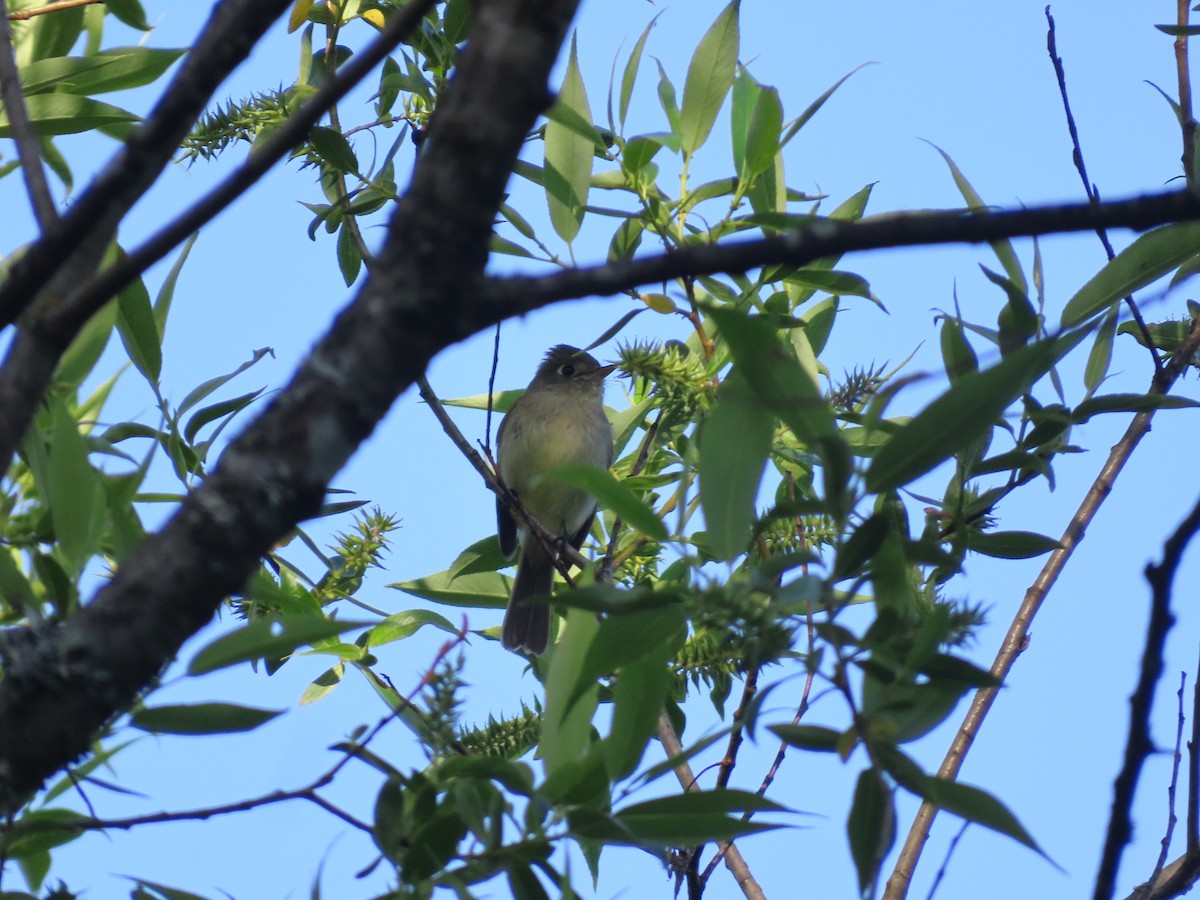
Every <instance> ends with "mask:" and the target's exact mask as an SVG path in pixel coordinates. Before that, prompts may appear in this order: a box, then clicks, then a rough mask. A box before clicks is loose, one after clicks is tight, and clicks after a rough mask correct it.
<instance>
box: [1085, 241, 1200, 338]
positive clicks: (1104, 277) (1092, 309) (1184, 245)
mask: <svg viewBox="0 0 1200 900" xmlns="http://www.w3.org/2000/svg"><path fill="white" fill-rule="evenodd" d="M1198 248H1200V222H1177V223H1175V224H1174V225H1164V226H1163V227H1162V228H1155V229H1154V230H1153V231H1148V232H1146V233H1145V234H1143V235H1142V236H1141V237H1139V238H1138V239H1137V240H1136V241H1134V242H1133V243H1132V244H1130V245H1129V246H1128V247H1126V248H1125V249H1124V250H1122V251H1121V252H1120V253H1118V254H1117V255H1116V257H1115V258H1114V259H1112V260H1111V261H1109V262H1108V263H1106V264H1105V266H1104V268H1102V269H1101V270H1100V271H1099V272H1097V273H1096V275H1095V276H1094V277H1093V278H1092V279H1091V280H1090V281H1089V282H1088V283H1087V284H1085V285H1084V286H1083V287H1082V288H1080V289H1079V293H1077V294H1076V295H1075V296H1074V297H1072V298H1071V299H1070V300H1068V301H1067V305H1066V307H1065V308H1064V309H1063V313H1062V324H1063V327H1064V328H1070V327H1072V326H1074V325H1078V324H1080V323H1081V322H1085V321H1087V320H1088V319H1090V318H1091V317H1092V316H1094V315H1095V314H1096V313H1098V312H1100V311H1102V310H1105V309H1108V307H1109V306H1111V305H1112V304H1114V303H1116V302H1117V301H1118V300H1120V299H1121V298H1122V297H1127V296H1128V295H1130V294H1132V293H1133V292H1134V291H1136V290H1138V289H1139V288H1142V287H1145V286H1146V285H1148V284H1150V282H1152V281H1157V280H1158V279H1159V278H1161V277H1162V276H1163V275H1166V274H1167V273H1168V272H1170V271H1171V270H1172V269H1174V268H1175V267H1176V266H1179V265H1182V264H1183V263H1184V262H1186V261H1187V260H1188V259H1189V258H1190V257H1192V256H1195V255H1196V250H1197V249H1198Z"/></svg>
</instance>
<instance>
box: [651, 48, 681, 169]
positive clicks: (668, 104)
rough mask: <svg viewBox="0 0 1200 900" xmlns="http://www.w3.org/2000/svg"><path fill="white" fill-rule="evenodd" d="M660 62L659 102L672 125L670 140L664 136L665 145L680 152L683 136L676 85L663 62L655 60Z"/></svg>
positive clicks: (668, 122)
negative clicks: (676, 98)
mask: <svg viewBox="0 0 1200 900" xmlns="http://www.w3.org/2000/svg"><path fill="white" fill-rule="evenodd" d="M655 62H656V63H658V104H659V106H661V107H662V110H663V113H664V114H665V115H666V117H667V124H668V125H669V126H670V129H671V130H670V140H669V141H668V139H667V137H666V136H665V135H664V136H663V137H662V141H663V146H665V147H670V148H671V149H672V150H675V151H676V152H678V150H679V147H680V146H682V142H683V136H682V135H681V134H680V133H679V105H678V104H677V103H676V102H675V85H674V84H672V83H671V79H670V78H669V77H668V76H667V70H666V69H664V68H663V64H662V62H660V61H659V60H655Z"/></svg>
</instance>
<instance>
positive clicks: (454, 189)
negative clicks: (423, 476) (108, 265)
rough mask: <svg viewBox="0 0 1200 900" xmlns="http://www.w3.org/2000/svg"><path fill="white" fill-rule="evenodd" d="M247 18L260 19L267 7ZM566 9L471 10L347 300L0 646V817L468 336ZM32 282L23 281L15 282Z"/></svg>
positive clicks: (81, 742) (201, 620)
mask: <svg viewBox="0 0 1200 900" xmlns="http://www.w3.org/2000/svg"><path fill="white" fill-rule="evenodd" d="M273 2H277V0H273ZM232 5H233V6H238V4H232ZM249 5H250V7H251V9H252V10H253V14H252V15H250V18H256V17H257V15H258V6H260V5H266V4H264V3H262V0H258V2H257V3H251V4H249ZM574 12H575V3H574V2H572V0H495V2H492V3H487V4H481V5H479V6H477V7H476V8H475V18H474V21H473V23H472V26H471V32H470V35H469V40H468V41H467V43H466V49H465V50H464V51H463V53H462V55H461V58H460V60H459V62H458V66H457V71H456V74H455V76H454V78H453V79H452V80H451V82H450V84H449V85H448V86H447V88H446V90H445V91H444V92H443V94H442V96H441V98H440V103H439V106H438V109H437V113H436V114H435V115H434V116H433V118H432V121H431V123H430V127H429V131H428V133H427V139H426V143H425V148H424V150H423V152H422V153H421V155H420V158H419V159H418V161H417V166H416V169H415V171H414V176H413V180H412V184H411V187H410V189H409V191H408V193H407V194H406V195H405V197H404V198H403V199H402V200H401V201H400V202H399V204H398V205H397V208H396V212H395V213H394V215H393V218H392V221H391V222H390V224H389V233H388V238H387V241H386V243H385V245H384V247H383V249H382V251H381V252H380V254H379V255H378V257H377V258H376V265H375V267H374V270H373V271H372V273H371V274H370V275H369V277H368V279H367V281H366V283H365V284H364V285H363V287H362V289H361V290H360V292H359V294H358V296H357V298H356V299H355V301H354V302H353V303H352V304H351V305H350V306H349V307H348V308H347V309H345V310H344V311H343V312H342V313H341V314H340V315H339V316H338V318H337V320H336V321H335V323H334V325H333V326H332V328H331V329H330V331H329V332H328V334H326V335H325V336H324V338H322V340H321V341H320V342H319V343H318V345H317V346H316V348H315V349H314V350H313V351H312V353H311V354H310V356H309V357H308V358H307V359H306V360H305V362H304V363H303V364H302V365H301V367H300V369H299V371H298V372H297V373H296V375H295V376H294V377H293V379H292V382H291V383H290V384H289V385H288V387H287V388H286V389H285V390H284V391H282V392H281V393H280V394H279V395H277V396H276V398H275V399H274V401H273V402H272V403H271V404H270V405H269V406H268V407H267V409H266V410H265V411H264V412H263V413H262V414H261V415H260V416H259V417H258V418H257V419H256V420H255V421H254V422H253V423H252V424H251V425H250V426H249V427H248V428H247V429H246V431H245V432H244V433H243V434H241V435H240V436H239V437H238V438H237V439H235V440H234V441H233V443H232V444H231V445H230V446H229V448H228V450H226V452H225V453H224V454H223V456H222V458H221V460H220V462H219V464H218V465H217V467H216V469H215V470H214V472H213V473H212V475H211V476H210V477H209V478H208V479H207V480H206V481H205V482H204V484H202V485H201V486H200V487H199V488H198V489H196V490H195V491H193V492H191V493H190V494H189V495H188V497H187V498H186V499H185V501H184V502H183V503H182V504H181V506H180V508H179V510H178V511H177V512H176V513H175V515H174V516H172V518H171V519H170V520H169V521H168V522H167V524H166V525H165V526H164V527H163V528H162V530H160V531H159V532H158V533H156V534H154V535H152V536H150V537H148V538H147V539H146V540H145V541H144V542H143V543H142V544H141V545H139V546H138V547H137V548H136V549H135V550H134V551H133V552H131V553H130V554H129V555H128V556H127V557H126V558H125V559H124V560H123V561H122V563H121V565H120V567H119V568H118V569H117V571H116V573H115V575H114V576H113V578H112V579H111V581H109V582H108V584H107V585H106V586H105V587H104V588H103V589H102V590H101V591H99V592H98V594H97V595H96V597H95V599H94V600H93V601H92V602H91V603H89V604H88V605H86V606H84V607H83V609H81V610H80V612H79V613H78V614H77V615H75V616H74V617H73V618H71V619H70V620H68V621H66V622H64V623H63V624H61V625H60V626H57V627H56V628H54V629H52V630H51V629H41V630H36V631H35V630H31V629H17V630H14V631H10V632H7V633H5V635H4V639H3V644H2V645H0V656H2V658H3V665H4V671H5V677H4V679H3V681H0V810H3V811H4V812H11V811H13V810H15V809H16V808H18V807H19V806H20V805H21V803H22V802H23V801H24V800H25V799H26V798H27V797H28V796H30V794H31V793H32V792H34V791H35V790H37V788H38V787H39V786H40V785H41V784H42V782H43V780H44V779H45V778H46V777H47V776H48V775H49V774H51V773H52V772H54V771H55V770H57V769H58V768H60V767H61V766H63V765H64V764H66V763H68V762H70V761H71V760H73V759H75V758H76V757H78V756H79V755H81V754H83V753H85V752H87V750H88V747H89V739H90V737H91V736H92V735H93V734H94V732H95V731H96V729H97V728H99V727H100V726H101V725H102V724H103V723H104V722H105V721H106V720H107V719H108V718H110V717H111V716H112V715H113V714H115V713H116V712H118V711H120V710H121V709H123V708H125V707H126V706H128V704H129V703H130V702H131V701H132V700H133V698H134V697H135V696H136V695H137V692H138V691H140V690H141V689H142V688H143V687H144V686H145V685H146V684H147V683H148V682H149V681H150V680H151V679H152V678H153V677H154V676H155V674H156V673H157V672H158V671H159V670H160V668H161V667H162V666H163V665H164V664H165V663H166V662H167V661H169V660H170V659H171V658H172V657H173V656H174V655H175V653H176V652H177V651H178V649H179V647H180V645H181V644H182V643H183V641H184V640H185V639H186V638H187V637H189V636H190V635H191V634H193V633H195V632H196V631H197V630H199V629H200V628H201V627H203V626H204V625H205V624H207V623H208V622H209V621H210V620H211V618H212V616H213V613H214V612H215V611H216V610H217V609H218V608H219V607H220V605H221V603H222V602H223V600H224V598H225V597H227V596H228V595H229V594H230V593H232V592H234V591H236V590H237V589H238V588H239V587H240V586H241V585H242V584H243V583H244V582H245V579H246V578H247V576H248V575H249V574H250V573H251V572H252V571H253V570H254V567H255V566H256V565H257V564H258V561H259V559H260V558H261V557H262V555H263V554H264V553H266V552H267V551H268V550H269V549H270V547H271V546H272V545H273V544H274V543H275V541H276V540H277V539H278V538H279V537H280V536H281V535H283V534H285V533H287V532H288V531H289V530H290V529H291V528H292V527H294V526H295V525H296V524H297V523H298V522H300V521H302V520H303V519H305V518H308V517H310V516H312V515H315V514H316V513H317V512H318V511H319V509H320V505H321V501H322V498H323V496H324V492H325V489H326V487H327V485H328V484H329V481H330V479H331V478H332V477H333V476H334V475H335V474H336V473H337V471H338V470H339V469H340V468H341V467H342V466H343V465H344V464H345V462H346V461H347V460H348V459H349V457H350V456H351V454H352V453H353V452H354V451H355V449H356V448H357V447H358V445H359V444H360V443H361V442H362V441H363V440H365V439H366V437H367V436H368V435H369V434H370V433H371V431H372V430H373V428H374V427H375V425H376V423H377V422H378V421H379V420H380V419H381V418H382V417H383V416H384V415H385V414H386V412H387V411H388V409H389V407H390V406H391V404H392V403H393V401H394V400H395V398H396V397H397V396H399V394H400V393H401V391H403V390H404V389H405V388H407V387H408V386H410V385H412V384H413V383H414V382H415V381H416V379H417V378H418V377H419V376H420V375H421V374H422V373H423V372H424V370H425V368H426V366H427V365H428V363H429V361H430V360H431V359H432V358H433V356H434V355H435V354H436V353H437V352H438V351H440V350H441V349H443V348H444V347H446V346H448V345H449V344H451V343H453V342H455V341H457V340H461V339H462V338H465V337H467V336H468V335H469V334H471V333H472V332H473V331H474V330H475V329H476V328H478V327H479V326H478V320H479V318H480V317H481V316H482V315H483V314H482V313H480V312H479V310H478V309H476V308H475V307H476V305H477V303H478V297H477V295H476V293H475V288H476V287H477V285H478V283H479V281H480V280H481V279H482V273H483V266H484V263H485V261H486V259H487V254H488V246H489V240H490V237H491V231H492V221H493V216H494V214H495V211H496V209H498V208H499V205H500V203H501V200H502V197H503V193H504V188H505V184H506V182H507V179H508V174H509V172H510V171H511V170H512V167H513V164H514V161H515V160H516V157H517V154H518V153H519V152H520V150H521V148H522V146H523V145H524V142H525V139H526V136H527V133H528V131H529V129H530V128H531V127H532V126H533V123H534V121H535V119H536V117H537V115H538V114H539V113H540V112H541V111H542V110H544V109H545V107H546V106H547V105H548V103H549V100H550V94H549V92H548V90H547V82H548V78H549V75H550V71H551V68H552V66H553V64H554V61H555V59H556V57H557V54H558V51H559V48H560V46H561V44H562V41H563V39H564V37H565V34H566V29H567V26H568V24H569V22H570V20H571V18H572V17H573V15H574ZM218 15H220V13H218ZM237 24H238V28H239V29H245V28H246V27H247V26H246V24H245V22H244V20H242V19H239V20H238V23H237ZM143 140H144V139H143ZM66 221H67V220H66V219H64V220H63V222H64V223H65V222H66ZM58 237H59V238H61V233H60V234H59V236H58ZM42 245H43V247H44V246H48V245H49V243H48V242H47V241H44V242H43V244H42ZM31 252H32V251H31ZM40 252H42V253H44V252H45V251H44V250H42V251H40ZM38 280H39V279H38V276H37V275H36V273H33V272H31V271H28V270H27V271H26V272H25V273H24V274H23V276H22V279H21V283H22V284H24V285H26V286H28V285H29V284H31V283H35V282H37V281H38ZM8 296H9V298H10V299H11V298H12V296H14V295H13V294H12V293H10V294H9V295H8Z"/></svg>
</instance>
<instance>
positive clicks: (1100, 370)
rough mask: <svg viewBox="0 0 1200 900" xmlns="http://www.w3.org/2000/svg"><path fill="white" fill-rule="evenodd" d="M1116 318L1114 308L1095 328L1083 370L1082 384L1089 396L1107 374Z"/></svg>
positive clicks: (1115, 328) (1110, 360) (1115, 330)
mask: <svg viewBox="0 0 1200 900" xmlns="http://www.w3.org/2000/svg"><path fill="white" fill-rule="evenodd" d="M1117 318H1118V316H1117V310H1116V309H1115V308H1114V309H1112V310H1110V311H1109V313H1108V315H1107V316H1105V317H1104V321H1103V322H1102V323H1101V324H1100V327H1099V328H1098V329H1096V341H1095V343H1093V344H1092V349H1091V351H1090V352H1089V353H1088V361H1087V366H1086V368H1085V369H1084V371H1083V386H1084V387H1086V388H1087V392H1088V396H1089V397H1090V396H1091V395H1092V394H1093V393H1095V391H1096V388H1098V387H1100V385H1101V384H1102V383H1103V382H1104V379H1105V378H1106V377H1107V376H1108V367H1109V365H1110V364H1111V363H1112V348H1113V337H1114V336H1115V335H1116V333H1117Z"/></svg>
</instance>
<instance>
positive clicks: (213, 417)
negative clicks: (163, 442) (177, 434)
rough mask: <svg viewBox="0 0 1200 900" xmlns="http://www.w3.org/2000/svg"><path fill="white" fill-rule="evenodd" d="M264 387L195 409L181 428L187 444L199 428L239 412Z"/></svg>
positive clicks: (194, 436) (258, 394)
mask: <svg viewBox="0 0 1200 900" xmlns="http://www.w3.org/2000/svg"><path fill="white" fill-rule="evenodd" d="M265 390H266V388H265V387H261V388H259V389H258V390H257V391H250V392H249V393H247V394H242V395H241V396H240V397H233V398H232V399H229V400H222V401H221V402H219V403H213V404H210V405H209V406H203V407H201V408H200V409H198V410H196V411H195V412H194V413H193V414H192V416H191V418H189V419H188V421H187V425H185V426H184V429H183V438H184V440H186V441H187V442H188V443H189V444H190V443H192V442H193V441H195V440H196V435H197V434H199V433H200V429H201V428H203V427H204V426H205V425H207V424H209V423H210V422H215V421H217V420H218V419H224V418H226V417H228V416H231V415H233V414H234V413H236V412H241V411H242V410H243V409H245V408H246V407H247V406H249V405H250V404H251V403H253V402H254V401H255V400H256V399H257V398H258V397H259V396H261V395H262V392H263V391H265Z"/></svg>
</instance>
